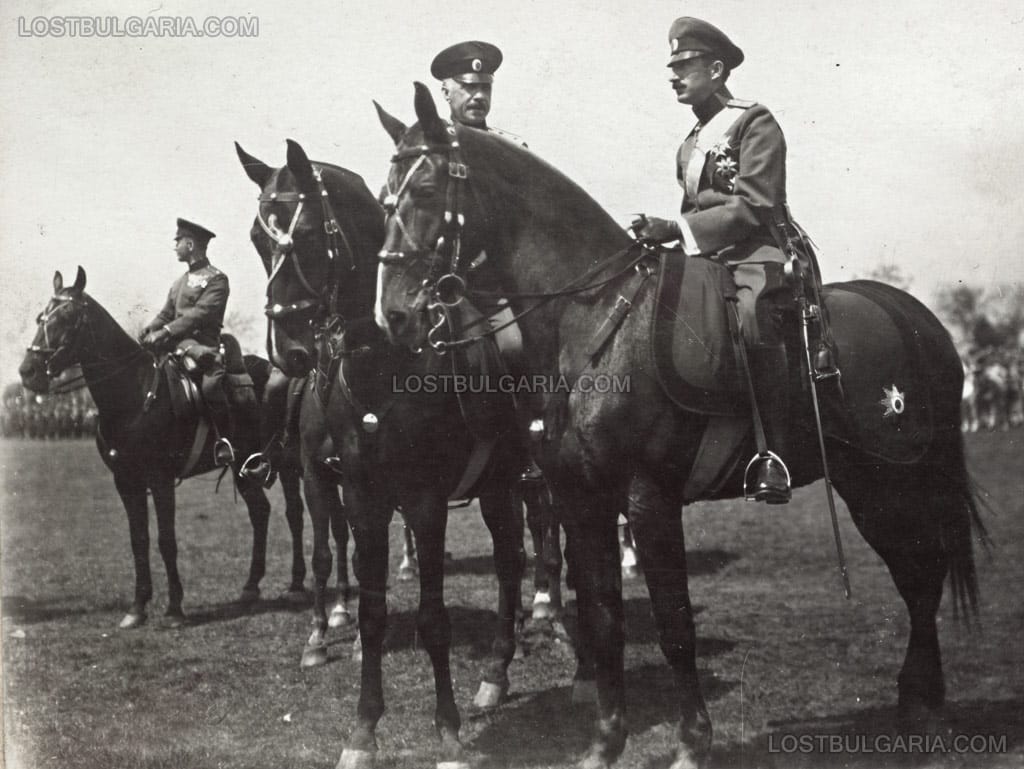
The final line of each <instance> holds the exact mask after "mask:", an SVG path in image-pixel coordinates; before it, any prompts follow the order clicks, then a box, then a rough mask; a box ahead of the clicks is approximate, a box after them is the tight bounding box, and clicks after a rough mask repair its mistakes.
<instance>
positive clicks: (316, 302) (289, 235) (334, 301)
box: [256, 165, 355, 334]
mask: <svg viewBox="0 0 1024 769" xmlns="http://www.w3.org/2000/svg"><path fill="white" fill-rule="evenodd" d="M312 168H313V179H314V180H315V181H316V185H317V191H318V193H319V197H320V210H321V214H322V216H323V227H324V234H325V235H326V236H327V246H326V254H327V262H328V265H329V268H328V275H327V282H326V284H325V285H324V286H323V288H321V289H317V288H315V287H314V286H313V285H312V283H311V282H310V280H309V278H308V277H307V276H306V273H305V271H304V270H303V269H302V262H301V261H300V260H299V258H298V255H297V254H296V253H295V240H294V238H293V236H294V234H295V227H296V225H297V224H298V221H299V218H300V217H301V216H302V209H303V207H304V206H305V204H306V202H307V200H308V198H309V196H308V195H307V194H306V193H304V192H262V193H260V196H259V198H258V200H259V202H260V203H261V204H262V203H295V204H296V206H295V210H294V211H293V212H292V215H291V221H290V222H289V224H288V228H287V230H284V229H282V228H281V227H280V226H278V222H277V215H276V214H270V216H269V217H267V218H266V219H264V218H263V212H262V211H261V210H260V209H259V208H258V209H257V211H256V221H257V222H259V225H260V227H261V228H262V229H263V231H264V232H265V233H266V234H267V237H269V238H270V240H271V241H272V242H273V244H274V250H273V251H272V252H271V255H270V259H271V270H270V277H269V278H268V279H267V305H266V307H265V308H264V313H265V314H266V316H267V319H268V320H267V324H268V328H267V333H268V334H270V324H271V323H272V322H273V321H275V320H280V319H282V318H285V317H287V316H288V315H292V314H294V313H297V312H303V311H306V310H309V309H311V308H323V309H326V310H327V312H328V314H329V315H332V316H333V315H336V314H337V312H338V270H337V263H338V260H339V259H341V258H342V256H343V255H344V258H345V259H346V260H347V264H346V265H345V266H346V267H347V269H348V270H350V271H351V270H354V269H355V254H354V252H353V251H352V245H351V244H350V243H349V240H348V237H346V235H345V232H344V230H342V228H341V226H340V225H339V224H338V217H337V216H336V215H335V213H334V206H333V205H332V203H331V197H330V194H329V193H328V191H327V186H326V185H325V184H324V180H323V169H322V168H321V167H320V166H318V165H313V166H312ZM289 257H291V262H292V264H293V266H294V268H295V275H296V277H297V278H298V279H299V283H300V284H301V286H302V288H303V289H304V290H305V291H306V293H307V294H308V296H307V297H305V298H303V299H300V300H298V301H296V302H292V303H290V304H279V303H276V302H274V301H273V300H272V299H271V290H272V287H273V284H274V279H275V278H276V277H277V275H278V273H280V271H281V269H282V268H283V267H284V265H285V262H287V261H288V259H289Z"/></svg>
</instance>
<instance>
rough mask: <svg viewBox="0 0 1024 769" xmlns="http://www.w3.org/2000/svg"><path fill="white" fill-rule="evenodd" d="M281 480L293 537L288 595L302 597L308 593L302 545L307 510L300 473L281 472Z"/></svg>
mask: <svg viewBox="0 0 1024 769" xmlns="http://www.w3.org/2000/svg"><path fill="white" fill-rule="evenodd" d="M280 478H281V491H282V493H283V494H284V517H285V520H286V521H288V531H289V532H291V535H292V581H291V584H290V585H288V595H290V596H294V597H300V596H303V595H305V592H306V588H305V585H304V583H305V581H306V554H305V552H304V550H303V545H302V528H303V520H302V517H303V515H304V514H305V512H306V510H305V506H304V505H303V504H302V491H301V487H300V483H299V480H300V476H299V474H298V472H296V471H295V470H293V469H291V468H288V469H286V470H283V471H282V472H281V474H280Z"/></svg>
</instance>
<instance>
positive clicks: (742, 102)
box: [725, 99, 757, 109]
mask: <svg viewBox="0 0 1024 769" xmlns="http://www.w3.org/2000/svg"><path fill="white" fill-rule="evenodd" d="M755 104H757V102H756V101H748V100H747V99H729V101H727V102H726V103H725V106H726V107H733V108H735V109H750V108H751V107H753V106H754V105H755Z"/></svg>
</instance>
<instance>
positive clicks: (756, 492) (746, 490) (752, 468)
mask: <svg viewBox="0 0 1024 769" xmlns="http://www.w3.org/2000/svg"><path fill="white" fill-rule="evenodd" d="M762 462H767V463H768V465H769V466H771V464H772V463H776V464H777V465H778V467H780V468H781V469H782V471H783V472H784V473H785V474H786V489H785V492H778V491H777V490H775V489H753V490H751V486H752V481H753V482H754V483H756V481H757V479H756V477H755V478H752V475H754V474H755V473H756V472H757V470H758V469H759V468H760V466H761V463H762ZM792 487H793V481H792V477H791V476H790V474H789V468H788V467H786V463H785V462H783V461H782V457H780V456H779V455H778V454H776V453H775V452H774V451H765V452H764V453H760V452H759V453H757V454H755V455H754V456H753V457H752V458H751V460H750V461H749V462H748V463H747V469H746V470H744V471H743V498H744V499H746V501H747V502H768V503H769V504H771V503H784V502H788V501H789V494H790V489H792ZM776 494H780V495H781V494H784V498H783V497H781V496H775V495H776Z"/></svg>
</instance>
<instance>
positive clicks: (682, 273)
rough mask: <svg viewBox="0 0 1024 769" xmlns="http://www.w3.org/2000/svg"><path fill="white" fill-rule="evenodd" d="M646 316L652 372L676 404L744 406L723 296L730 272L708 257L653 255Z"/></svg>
mask: <svg viewBox="0 0 1024 769" xmlns="http://www.w3.org/2000/svg"><path fill="white" fill-rule="evenodd" d="M659 258H660V261H661V269H660V270H659V271H658V272H659V280H658V291H657V294H656V300H655V309H654V313H653V315H652V320H651V323H652V329H651V344H652V353H653V358H654V362H655V371H656V374H657V376H658V379H659V381H660V382H661V385H662V388H663V389H664V390H665V392H666V394H667V395H668V396H669V397H670V398H671V399H672V400H673V401H674V402H675V403H676V404H677V405H678V406H679V407H681V408H683V409H686V410H688V411H694V412H698V413H701V414H708V415H714V416H735V415H739V414H744V413H746V412H747V411H748V410H749V396H748V395H747V394H746V392H745V391H744V389H743V380H742V378H741V372H740V369H739V365H738V361H737V354H736V349H735V343H734V340H733V338H732V335H731V334H730V331H729V319H728V315H727V312H728V308H727V307H726V304H725V299H724V296H725V294H726V293H727V292H730V291H731V293H735V289H734V288H733V287H732V285H731V283H732V275H731V274H730V273H729V271H728V270H727V269H726V268H725V267H723V266H722V265H720V264H718V263H717V262H713V261H711V260H710V259H704V258H699V257H688V256H686V255H685V254H683V253H682V252H681V251H678V250H667V249H666V250H663V251H662V252H661V254H660V255H659Z"/></svg>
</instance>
